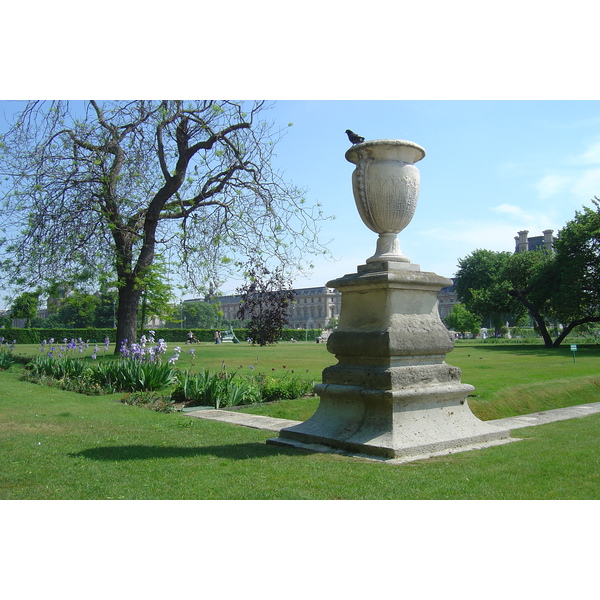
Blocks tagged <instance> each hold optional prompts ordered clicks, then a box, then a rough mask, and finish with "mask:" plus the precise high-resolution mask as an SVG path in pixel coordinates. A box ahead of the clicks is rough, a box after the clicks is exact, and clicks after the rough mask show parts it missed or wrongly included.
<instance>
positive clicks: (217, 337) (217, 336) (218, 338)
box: [215, 330, 221, 344]
mask: <svg viewBox="0 0 600 600" xmlns="http://www.w3.org/2000/svg"><path fill="white" fill-rule="evenodd" d="M220 343H221V332H220V331H218V330H217V331H215V344H220Z"/></svg>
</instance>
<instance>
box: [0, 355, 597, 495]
mask: <svg viewBox="0 0 600 600" xmlns="http://www.w3.org/2000/svg"><path fill="white" fill-rule="evenodd" d="M200 346H201V347H196V348H197V349H196V354H197V356H198V357H199V356H200V355H202V361H199V359H197V360H196V367H197V368H205V367H206V366H207V363H208V362H210V361H212V363H211V364H215V368H219V367H220V365H221V362H222V361H223V360H226V362H227V363H231V364H232V365H233V364H235V363H236V362H238V363H239V364H242V365H244V366H246V365H248V364H250V363H249V361H252V360H255V359H256V357H257V356H258V358H259V362H258V363H257V364H259V365H261V367H263V368H265V369H270V368H277V369H282V370H283V365H284V364H285V365H286V369H291V368H295V369H296V370H299V369H301V368H305V369H309V370H310V371H311V372H312V371H314V370H317V369H318V372H319V373H320V371H321V370H322V369H323V368H324V367H325V366H328V365H329V364H333V363H334V362H335V359H334V358H333V357H332V356H331V355H329V354H328V353H327V352H326V350H325V347H324V345H317V344H306V345H300V344H289V345H283V344H280V345H278V346H275V347H273V348H262V349H261V348H252V346H245V345H242V344H239V345H235V346H229V345H225V344H222V345H220V346H216V345H206V346H202V345H200ZM182 348H183V349H184V350H185V346H183V347H182ZM240 350H241V351H242V352H240ZM250 350H251V351H250ZM16 351H17V352H25V351H27V349H25V348H19V347H17V350H16ZM263 351H264V352H263ZM257 352H258V355H256V353H257ZM469 355H470V356H469ZM599 356H600V351H599V350H598V348H597V347H585V348H584V347H580V352H578V355H577V360H576V362H575V363H574V362H573V359H572V355H571V354H570V352H569V351H568V347H567V349H566V350H565V351H562V350H561V351H558V352H556V351H546V350H545V349H544V348H540V347H531V348H530V347H523V346H518V347H517V346H501V345H493V346H492V345H490V346H483V345H482V346H468V347H467V346H465V347H461V346H458V347H457V348H456V349H455V350H454V352H453V353H452V354H450V355H449V357H448V362H449V363H450V364H453V365H456V366H459V367H461V368H462V369H463V377H462V380H463V381H464V382H466V383H471V384H473V385H475V386H476V388H477V390H476V393H478V394H479V396H477V397H476V398H472V399H471V401H472V402H473V403H480V405H481V406H483V407H485V406H487V407H491V406H493V405H495V404H496V403H500V404H504V405H505V408H503V410H505V409H506V410H515V409H516V408H518V407H516V405H515V401H514V398H519V397H521V398H523V397H524V394H525V392H527V393H528V394H529V397H530V398H533V399H534V400H535V399H536V398H539V397H540V396H544V395H543V394H540V393H539V392H540V390H543V391H545V392H549V391H551V390H553V389H559V390H562V391H559V392H558V396H557V397H553V396H552V394H551V393H550V395H549V396H544V398H543V402H544V403H545V404H547V405H548V407H549V408H550V407H552V408H555V407H557V406H556V404H557V403H558V404H560V403H561V402H565V401H567V402H573V403H575V404H580V403H582V402H581V401H580V399H581V397H582V396H580V395H579V392H578V391H577V390H580V391H581V390H583V389H585V390H588V388H589V385H595V384H590V381H592V380H593V379H594V377H595V373H597V364H598V358H599ZM182 358H183V353H182ZM242 358H244V360H239V361H236V360H234V359H242ZM219 361H220V362H219ZM284 361H285V362H284ZM200 362H201V364H200ZM239 364H238V366H239ZM271 365H273V366H271ZM299 365H302V366H301V367H300V366H299ZM178 366H180V365H178ZM486 367H487V368H486ZM18 376H19V367H15V366H13V367H12V368H11V370H10V371H4V372H0V445H1V447H2V450H3V452H2V470H1V471H0V498H2V499H240V500H242V499H415V500H418V499H598V498H599V497H600V468H599V462H600V454H599V452H598V447H599V446H598V428H599V426H600V415H591V416H589V417H585V418H580V419H573V420H569V421H561V422H557V423H550V424H547V425H540V426H537V427H531V428H526V429H521V430H519V431H518V436H517V437H520V438H523V440H524V441H522V442H519V443H514V444H508V445H503V446H497V447H494V448H488V449H485V450H479V451H473V452H467V453H460V454H456V455H452V456H448V457H440V458H434V459H429V460H425V461H418V462H415V463H408V464H406V465H401V466H390V465H382V464H377V463H372V462H367V461H362V460H359V459H348V458H344V457H340V456H336V455H327V454H311V453H306V452H303V451H300V450H295V449H291V448H283V447H277V446H270V445H266V444H265V441H266V440H267V439H268V438H269V437H273V435H274V434H273V433H272V432H267V431H261V430H256V429H250V428H245V427H237V426H234V425H229V424H224V423H217V422H210V421H204V420H199V419H193V418H191V417H187V416H186V415H182V414H162V413H154V412H152V411H147V410H141V409H139V408H136V407H131V406H127V405H124V404H122V403H120V402H119V399H120V398H121V395H120V394H115V395H111V396H95V397H88V396H82V395H79V394H75V393H72V392H65V391H61V390H58V389H55V388H45V387H43V386H38V385H34V384H30V383H25V382H21V381H19V380H18ZM561 386H562V387H561ZM569 386H571V388H570V390H571V391H570V393H571V396H570V397H569V398H567V399H566V400H565V399H563V397H562V396H563V392H564V390H565V389H567V388H568V387H569ZM578 386H579V387H578ZM595 389H596V395H595V396H594V394H593V393H592V394H591V395H590V396H589V398H594V399H592V400H590V399H589V398H588V399H586V400H585V401H595V400H597V399H598V397H597V396H598V392H597V390H598V388H597V387H595ZM588 391H589V390H588ZM586 393H587V392H586ZM508 398H513V400H511V401H510V402H509V401H508V400H507V399H508ZM528 402H529V400H528ZM316 404H317V400H316V399H302V400H298V401H285V402H280V403H274V404H271V405H266V406H260V407H256V408H255V409H253V410H260V411H265V412H264V414H270V415H271V416H283V418H294V417H291V416H289V414H290V413H291V412H294V411H295V412H296V413H302V417H301V418H300V419H298V420H303V419H306V418H307V417H308V416H310V414H309V413H312V411H313V410H314V407H316ZM292 407H293V408H292ZM506 407H508V408H506ZM523 412H531V409H530V405H529V404H528V405H527V406H526V407H525V408H524V409H522V413H521V414H523Z"/></svg>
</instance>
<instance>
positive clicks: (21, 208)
mask: <svg viewBox="0 0 600 600" xmlns="http://www.w3.org/2000/svg"><path fill="white" fill-rule="evenodd" d="M266 109H268V106H267V105H266V104H265V103H264V102H254V103H247V102H231V101H219V102H216V101H181V100H173V101H171V100H164V101H144V100H138V101H127V102H125V101H118V102H113V101H110V102H97V101H93V100H92V101H89V102H80V103H69V102H63V101H56V102H38V101H32V102H28V103H27V104H26V106H25V108H24V109H23V110H22V111H21V112H20V114H18V115H16V117H15V118H14V121H13V124H12V127H11V128H10V129H9V131H8V132H7V133H6V135H4V136H3V137H2V139H0V167H1V168H2V172H3V174H4V175H5V177H6V178H7V181H5V182H4V183H5V187H4V190H6V191H5V192H3V193H2V194H1V199H2V204H1V205H0V206H1V208H0V223H3V228H4V229H3V235H4V236H5V239H4V240H2V241H0V253H1V255H0V274H2V275H3V276H4V278H5V280H6V281H9V282H11V283H13V284H16V285H18V286H22V287H23V288H27V287H28V288H29V289H31V287H32V286H33V285H37V284H38V283H42V284H44V282H46V281H47V280H48V279H49V277H50V275H52V276H53V277H58V278H60V279H61V280H64V281H73V280H74V278H75V277H76V276H85V277H89V279H90V280H93V279H94V278H97V277H98V274H99V273H100V272H103V273H107V272H111V271H112V272H113V273H114V274H115V279H116V281H117V289H118V306H117V344H116V346H117V348H118V347H119V346H120V342H121V341H122V340H123V339H129V340H131V339H134V338H135V336H136V326H137V321H138V309H139V306H140V301H141V298H142V295H143V292H144V289H145V287H144V280H145V278H146V277H147V276H148V273H149V269H150V267H151V266H152V264H153V263H154V260H155V256H156V253H157V251H160V249H163V250H165V251H166V250H167V249H170V248H173V249H175V250H176V255H177V256H178V257H179V260H180V264H179V265H178V272H179V273H180V274H181V275H182V276H185V278H186V279H187V280H188V281H189V282H190V285H192V286H194V287H195V288H196V289H198V290H200V289H205V288H209V289H210V290H211V291H214V290H215V289H216V288H218V286H219V285H220V282H221V281H222V280H223V278H224V277H225V276H226V275H227V274H228V273H230V271H231V268H232V267H233V266H234V262H233V259H234V258H237V259H239V258H240V257H242V258H243V257H248V256H253V255H255V254H256V253H257V252H260V253H261V254H262V255H263V256H265V257H276V258H277V259H278V260H279V261H280V263H281V264H283V265H285V267H286V268H287V269H295V268H301V266H302V265H305V264H306V262H307V260H310V256H311V255H313V254H320V253H322V252H323V250H324V248H323V246H322V245H321V244H320V243H319V241H318V223H319V222H320V221H322V220H323V218H324V217H323V214H322V212H321V210H320V208H319V206H318V205H315V206H310V205H309V204H308V203H307V202H306V199H305V194H304V192H303V191H302V190H299V189H298V188H297V187H295V186H293V185H290V184H288V183H287V182H286V181H284V180H283V178H282V177H281V176H280V174H279V173H278V172H277V171H276V169H275V168H274V166H273V164H272V156H273V151H274V148H275V146H276V143H277V141H278V140H279V138H280V137H281V135H282V131H281V130H278V129H277V128H275V127H274V126H273V125H272V124H270V123H268V122H266V121H265V119H264V116H263V115H264V114H265V110H266ZM307 257H308V258H307Z"/></svg>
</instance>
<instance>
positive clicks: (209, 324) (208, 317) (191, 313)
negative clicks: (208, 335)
mask: <svg viewBox="0 0 600 600" xmlns="http://www.w3.org/2000/svg"><path fill="white" fill-rule="evenodd" d="M181 310H182V313H183V323H184V327H186V328H187V329H212V328H214V327H217V324H218V322H219V319H220V317H221V316H222V313H221V312H220V311H219V307H218V305H217V304H214V303H212V302H203V301H202V300H197V301H190V302H183V304H182V306H181Z"/></svg>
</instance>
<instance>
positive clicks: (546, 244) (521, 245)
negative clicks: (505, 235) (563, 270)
mask: <svg viewBox="0 0 600 600" xmlns="http://www.w3.org/2000/svg"><path fill="white" fill-rule="evenodd" d="M518 233H519V235H517V236H515V254H517V253H519V252H531V251H532V250H538V249H540V248H542V249H544V250H546V251H547V252H550V253H553V252H554V242H555V241H556V237H555V236H553V235H552V234H553V233H554V230H553V229H546V231H542V234H543V235H538V236H535V237H527V234H528V233H529V231H527V230H526V229H525V230H524V231H519V232H518Z"/></svg>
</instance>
